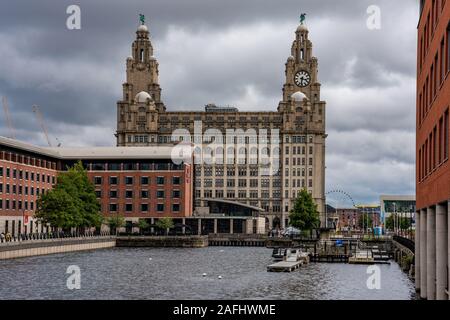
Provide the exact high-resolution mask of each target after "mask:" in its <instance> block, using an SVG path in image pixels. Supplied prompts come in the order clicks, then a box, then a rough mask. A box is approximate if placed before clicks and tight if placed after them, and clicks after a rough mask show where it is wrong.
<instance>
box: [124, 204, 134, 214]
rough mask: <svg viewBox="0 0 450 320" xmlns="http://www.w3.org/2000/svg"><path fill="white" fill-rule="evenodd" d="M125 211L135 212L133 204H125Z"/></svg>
mask: <svg viewBox="0 0 450 320" xmlns="http://www.w3.org/2000/svg"><path fill="white" fill-rule="evenodd" d="M125 211H126V212H131V211H133V204H131V203H127V204H125Z"/></svg>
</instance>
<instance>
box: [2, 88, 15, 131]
mask: <svg viewBox="0 0 450 320" xmlns="http://www.w3.org/2000/svg"><path fill="white" fill-rule="evenodd" d="M2 103H3V110H4V111H5V118H6V124H7V125H8V128H9V134H10V136H9V138H12V139H15V138H16V134H15V132H14V127H13V125H12V121H11V118H10V116H9V106H8V100H7V99H6V97H2Z"/></svg>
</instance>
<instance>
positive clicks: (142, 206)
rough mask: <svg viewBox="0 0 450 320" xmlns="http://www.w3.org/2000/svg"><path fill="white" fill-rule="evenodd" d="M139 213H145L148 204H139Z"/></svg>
mask: <svg viewBox="0 0 450 320" xmlns="http://www.w3.org/2000/svg"><path fill="white" fill-rule="evenodd" d="M141 211H143V212H147V211H148V204H147V203H141Z"/></svg>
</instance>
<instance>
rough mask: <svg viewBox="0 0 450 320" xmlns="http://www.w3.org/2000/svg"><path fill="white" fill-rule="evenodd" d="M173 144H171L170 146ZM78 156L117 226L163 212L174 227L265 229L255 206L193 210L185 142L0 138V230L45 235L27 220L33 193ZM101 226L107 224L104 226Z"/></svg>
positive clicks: (191, 167) (191, 173)
mask: <svg viewBox="0 0 450 320" xmlns="http://www.w3.org/2000/svg"><path fill="white" fill-rule="evenodd" d="M175 147H176V148H175ZM79 160H80V161H82V164H83V166H84V168H85V169H86V170H87V174H88V176H89V178H90V179H91V181H92V183H93V184H94V186H95V192H96V194H97V199H98V201H99V203H100V205H101V212H102V214H103V215H104V217H105V218H108V217H112V216H123V217H124V220H125V223H126V225H125V227H123V228H122V229H121V231H126V232H133V231H138V228H136V224H137V222H138V221H139V220H141V219H144V220H147V222H148V223H149V224H150V225H154V224H155V223H156V221H157V220H158V219H159V218H162V217H170V218H172V219H173V221H174V224H175V231H176V232H180V233H181V232H183V231H184V232H189V233H191V234H209V233H258V234H262V233H265V221H264V218H261V217H258V215H257V213H258V211H257V209H258V208H253V207H239V210H235V211H233V212H232V214H227V213H226V212H225V213H224V210H220V206H221V205H222V203H221V202H218V203H216V207H214V208H215V209H216V210H218V211H220V212H221V214H214V212H213V213H211V214H208V215H206V216H202V215H195V216H194V215H193V188H194V182H193V181H194V179H195V176H194V175H195V171H194V164H193V163H192V162H193V159H192V152H191V148H190V147H186V146H174V145H167V144H166V145H157V146H156V145H153V146H147V147H126V148H125V147H93V148H42V147H36V146H33V145H30V144H27V143H23V142H20V141H17V140H12V139H8V138H4V137H0V233H1V232H4V233H8V232H9V233H11V235H13V236H14V235H17V234H19V233H26V234H28V233H36V232H47V231H48V230H49V229H48V227H49V226H47V225H43V224H42V223H40V222H39V221H37V220H36V219H35V218H34V212H35V210H36V202H37V199H38V198H39V196H40V195H41V194H42V193H44V192H47V191H48V190H50V189H52V187H53V186H54V184H55V183H56V182H57V178H58V174H59V173H60V172H63V171H65V170H67V168H68V167H70V166H73V165H74V164H75V163H76V162H77V161H79ZM103 229H104V230H109V228H108V227H107V226H106V225H104V226H103Z"/></svg>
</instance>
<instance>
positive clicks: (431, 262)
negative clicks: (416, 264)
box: [427, 207, 436, 300]
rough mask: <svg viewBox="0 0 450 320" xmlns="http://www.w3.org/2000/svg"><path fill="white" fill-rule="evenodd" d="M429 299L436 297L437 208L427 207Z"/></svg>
mask: <svg viewBox="0 0 450 320" xmlns="http://www.w3.org/2000/svg"><path fill="white" fill-rule="evenodd" d="M427 299H428V300H435V299H436V208H435V207H431V208H428V209H427Z"/></svg>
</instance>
